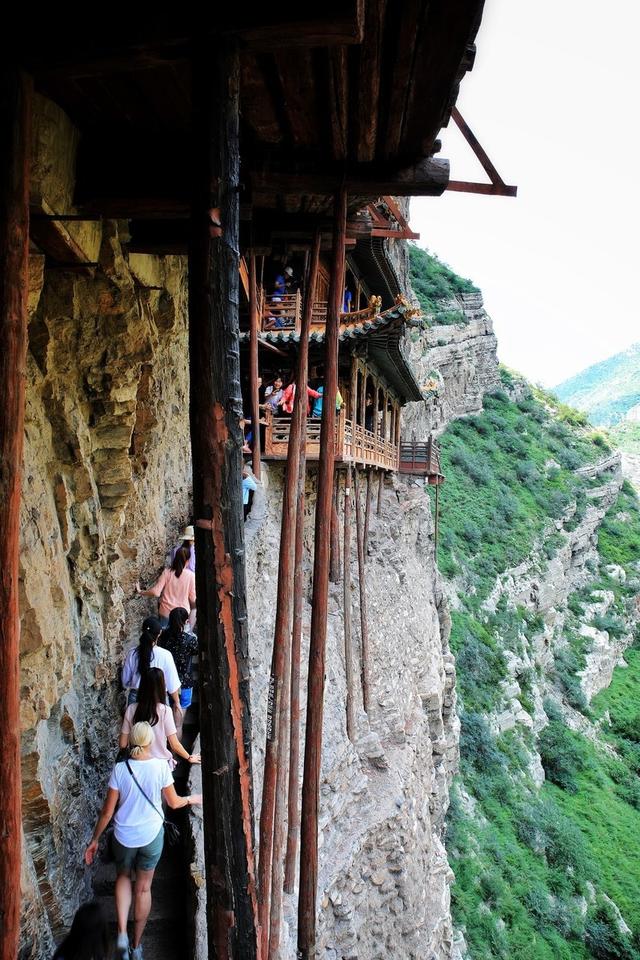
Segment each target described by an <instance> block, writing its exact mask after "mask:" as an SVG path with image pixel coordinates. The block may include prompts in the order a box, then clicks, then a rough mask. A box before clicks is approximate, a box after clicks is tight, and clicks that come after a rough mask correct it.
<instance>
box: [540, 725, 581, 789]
mask: <svg viewBox="0 0 640 960" xmlns="http://www.w3.org/2000/svg"><path fill="white" fill-rule="evenodd" d="M538 749H539V750H540V759H541V761H542V766H543V767H544V772H545V776H546V777H547V779H548V780H550V781H551V783H555V784H556V785H557V786H559V787H562V789H563V790H567V791H568V792H569V793H576V792H577V790H578V776H579V774H580V773H582V772H583V770H584V769H585V766H586V762H585V756H584V751H583V749H582V748H581V744H580V743H579V741H578V739H577V738H576V737H574V736H573V735H572V733H571V731H570V730H569V729H568V728H567V727H566V726H565V725H564V724H563V723H562V722H561V721H559V720H552V721H551V722H550V723H549V724H548V725H547V726H546V727H545V728H544V730H543V731H542V733H541V734H540V737H539V739H538Z"/></svg>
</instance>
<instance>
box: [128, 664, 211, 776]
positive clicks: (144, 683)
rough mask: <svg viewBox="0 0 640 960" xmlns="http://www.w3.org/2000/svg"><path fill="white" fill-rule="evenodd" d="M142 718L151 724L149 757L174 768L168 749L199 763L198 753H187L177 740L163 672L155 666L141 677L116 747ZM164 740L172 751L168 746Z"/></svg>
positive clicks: (191, 761) (174, 762) (184, 758)
mask: <svg viewBox="0 0 640 960" xmlns="http://www.w3.org/2000/svg"><path fill="white" fill-rule="evenodd" d="M142 720H144V721H145V722H146V723H148V724H149V725H150V727H151V732H152V733H153V741H152V743H151V746H150V747H149V753H150V755H151V756H152V757H157V758H158V759H159V760H168V761H169V766H170V767H171V769H172V770H173V768H174V767H175V765H176V761H175V760H174V758H173V756H172V753H171V751H173V753H175V754H177V756H179V757H182V759H183V760H188V761H189V763H200V754H199V753H191V754H190V753H187V751H186V750H185V748H184V747H183V746H182V744H181V743H180V741H179V740H178V735H177V731H176V723H175V720H174V719H173V712H172V710H171V707H168V706H167V690H166V687H165V684H164V673H163V672H162V670H160V669H158V667H151V668H150V669H149V670H147V672H146V673H145V674H144V676H142V677H141V679H140V688H139V690H138V702H137V703H132V704H131V706H129V707H127V709H126V711H125V715H124V720H123V721H122V729H121V730H120V740H119V744H118V745H119V747H120V749H121V750H124V749H125V747H126V746H127V744H128V743H129V734H130V733H131V730H132V729H133V725H134V724H135V723H140V721H142ZM167 741H168V742H169V747H171V751H169V749H168V748H167Z"/></svg>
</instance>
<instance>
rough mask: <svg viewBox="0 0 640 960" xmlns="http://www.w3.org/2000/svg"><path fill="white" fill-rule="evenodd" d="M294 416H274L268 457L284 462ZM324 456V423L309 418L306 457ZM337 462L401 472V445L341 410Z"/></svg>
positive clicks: (268, 429)
mask: <svg viewBox="0 0 640 960" xmlns="http://www.w3.org/2000/svg"><path fill="white" fill-rule="evenodd" d="M290 429H291V418H290V417H273V418H272V419H271V422H270V424H268V425H267V427H266V435H265V450H264V454H265V457H267V458H273V459H276V460H283V459H285V458H286V456H287V448H288V445H289V431H290ZM319 455H320V420H318V419H315V418H308V419H307V445H306V456H307V459H308V460H317V459H318V457H319ZM336 459H337V460H340V461H345V462H348V463H361V464H366V465H369V466H374V467H382V468H383V469H384V470H397V469H398V446H397V444H394V443H390V442H389V441H388V440H383V439H382V437H380V436H377V435H376V434H375V433H373V432H372V431H371V430H366V429H365V428H364V427H362V426H360V424H357V423H353V421H352V420H350V419H349V418H348V417H346V416H345V414H344V412H343V411H342V410H341V411H340V413H339V414H338V418H337V423H336Z"/></svg>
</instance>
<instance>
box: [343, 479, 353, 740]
mask: <svg viewBox="0 0 640 960" xmlns="http://www.w3.org/2000/svg"><path fill="white" fill-rule="evenodd" d="M343 558H344V560H343V562H344V568H343V569H344V578H343V581H342V586H343V606H344V670H345V682H346V687H347V704H346V707H347V735H348V737H349V739H350V740H351V741H354V740H355V737H356V720H355V717H356V712H355V709H356V708H355V683H354V678H353V641H352V634H351V464H350V463H348V464H347V470H346V473H345V475H344V549H343Z"/></svg>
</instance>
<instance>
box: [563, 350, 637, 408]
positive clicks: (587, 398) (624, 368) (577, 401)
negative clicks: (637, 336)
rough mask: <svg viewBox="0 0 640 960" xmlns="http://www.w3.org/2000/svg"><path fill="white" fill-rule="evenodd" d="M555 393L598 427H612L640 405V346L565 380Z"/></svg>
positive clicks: (617, 354) (624, 351)
mask: <svg viewBox="0 0 640 960" xmlns="http://www.w3.org/2000/svg"><path fill="white" fill-rule="evenodd" d="M554 392H555V393H556V394H557V395H558V397H559V398H560V399H561V400H562V401H563V403H568V404H570V405H571V406H572V407H577V408H578V410H583V411H584V412H585V413H587V414H588V415H589V419H590V420H591V422H592V423H594V424H596V425H597V426H602V427H611V426H614V425H615V424H617V423H620V422H621V421H622V420H624V418H625V416H626V414H627V413H628V411H630V410H631V408H632V407H635V406H636V405H637V404H639V403H640V343H634V344H632V345H631V346H630V347H628V348H627V349H626V350H623V351H622V352H621V353H616V354H615V355H614V356H613V357H609V358H608V359H607V360H602V361H600V363H594V364H593V365H592V366H591V367H587V369H586V370H582V371H581V372H580V373H578V374H576V375H575V376H574V377H571V378H570V379H569V380H565V381H564V382H563V383H560V384H559V385H558V386H557V387H555V390H554Z"/></svg>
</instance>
